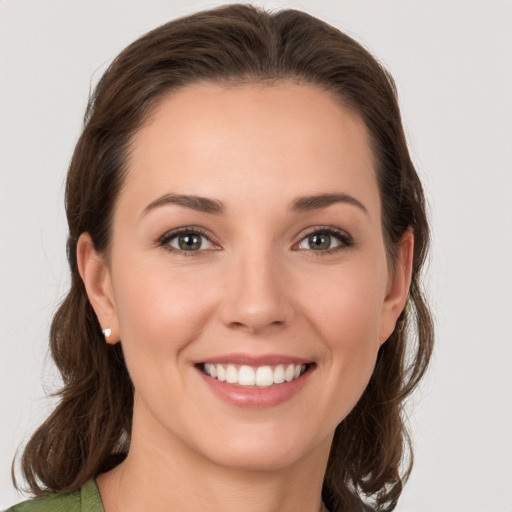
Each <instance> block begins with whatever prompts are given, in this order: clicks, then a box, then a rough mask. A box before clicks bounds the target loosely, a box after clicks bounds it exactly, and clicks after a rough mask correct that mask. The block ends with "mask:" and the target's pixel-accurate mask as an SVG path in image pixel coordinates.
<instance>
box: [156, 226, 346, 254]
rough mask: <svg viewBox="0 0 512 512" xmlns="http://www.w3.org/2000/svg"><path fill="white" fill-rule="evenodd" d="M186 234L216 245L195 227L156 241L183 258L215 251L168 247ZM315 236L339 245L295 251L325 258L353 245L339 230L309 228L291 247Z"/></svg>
mask: <svg viewBox="0 0 512 512" xmlns="http://www.w3.org/2000/svg"><path fill="white" fill-rule="evenodd" d="M183 233H186V234H190V235H199V236H201V237H204V238H206V239H207V240H208V241H209V242H210V243H211V244H213V245H218V244H216V242H214V241H213V240H212V239H211V234H210V233H208V232H207V231H206V230H204V229H202V228H199V227H197V226H184V227H182V228H178V229H173V230H172V231H168V232H167V233H165V234H164V235H162V236H161V237H160V238H159V239H158V245H159V246H160V247H162V248H163V249H165V250H167V251H169V252H175V253H178V254H180V255H183V256H198V255H200V254H202V253H204V252H205V251H206V250H217V249H201V250H198V251H185V250H182V249H176V248H175V247H171V246H170V245H169V242H171V240H173V239H174V238H176V237H177V236H179V235H181V234H183ZM315 234H328V235H331V236H334V237H335V238H336V239H337V240H338V241H339V242H340V244H339V245H337V246H336V247H333V248H332V249H326V250H316V251H315V250H314V249H296V250H305V251H307V252H309V253H313V254H314V255H315V256H326V255H330V254H335V253H337V252H339V251H342V250H343V249H347V248H350V247H352V246H354V245H355V242H354V240H353V238H352V237H351V236H350V235H349V234H348V233H347V232H345V231H342V230H341V229H338V228H335V227H332V226H314V227H311V228H309V230H308V231H307V232H305V233H302V234H301V238H300V240H299V242H297V243H296V244H294V245H293V247H297V246H298V245H300V244H301V243H302V242H303V241H304V240H305V239H306V238H308V237H309V236H311V235H315Z"/></svg>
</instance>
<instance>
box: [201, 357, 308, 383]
mask: <svg viewBox="0 0 512 512" xmlns="http://www.w3.org/2000/svg"><path fill="white" fill-rule="evenodd" d="M315 366H316V365H315V363H305V364H294V363H289V364H277V365H262V366H250V365H245V364H244V365H237V364H229V363H206V362H205V363H199V364H197V365H196V367H197V368H198V369H199V370H200V371H202V372H203V373H204V374H205V375H206V376H208V377H210V378H212V379H216V380H218V381H220V382H226V383H228V384H232V385H234V386H238V387H242V388H256V389H265V388H270V387H277V386H279V385H282V384H286V383H289V382H292V381H295V380H298V379H300V378H301V377H302V376H303V375H304V374H305V373H307V372H309V371H311V370H312V369H313V368H314V367H315Z"/></svg>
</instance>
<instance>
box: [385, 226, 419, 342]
mask: <svg viewBox="0 0 512 512" xmlns="http://www.w3.org/2000/svg"><path fill="white" fill-rule="evenodd" d="M413 254H414V235H413V232H412V230H411V229H407V230H406V231H405V233H404V234H403V235H402V238H401V239H400V241H399V243H398V251H397V259H396V262H395V266H394V270H393V273H392V274H391V275H390V277H389V283H388V289H387V294H386V298H385V299H384V304H383V306H382V315H381V326H380V334H379V344H381V345H382V343H384V342H385V341H386V340H387V339H388V338H389V337H390V336H391V334H392V333H393V331H394V329H395V326H396V322H397V320H398V317H399V316H400V314H401V313H402V311H403V309H404V307H405V303H406V301H407V297H408V296H409V287H410V285H411V276H412V260H413Z"/></svg>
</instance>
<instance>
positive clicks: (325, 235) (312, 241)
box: [298, 231, 344, 251]
mask: <svg viewBox="0 0 512 512" xmlns="http://www.w3.org/2000/svg"><path fill="white" fill-rule="evenodd" d="M341 236H342V235H340V236H338V235H335V234H331V233H329V232H327V231H315V232H314V233H311V234H310V235H308V236H306V237H304V238H303V239H302V240H301V241H300V243H299V245H298V248H299V249H309V250H313V251H328V250H329V249H334V248H335V247H338V246H340V245H343V244H344V241H343V240H342V239H341Z"/></svg>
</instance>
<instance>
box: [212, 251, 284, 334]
mask: <svg viewBox="0 0 512 512" xmlns="http://www.w3.org/2000/svg"><path fill="white" fill-rule="evenodd" d="M276 259H277V258H276V257H275V256H274V255H272V253H271V251H257V252H255V251H252V252H250V253H247V252H246V253H245V254H244V255H239V256H238V258H237V259H236V261H235V262H231V263H232V264H230V266H229V267H230V268H229V272H228V273H227V275H226V288H225V290H226V291H225V295H224V301H223V305H222V311H221V316H222V320H223V322H224V324H225V325H227V326H228V327H230V328H232V329H233V328H234V329H240V330H243V331H246V332H249V333H252V334H258V333H263V332H269V331H274V330H279V329H280V328H283V327H284V326H286V325H288V324H289V323H290V322H291V320H292V318H293V316H294V309H293V305H292V302H291V300H290V298H291V289H290V284H291V283H288V282H287V277H286V272H285V269H283V267H282V265H279V264H278V263H277V262H276ZM233 263H234V264H233Z"/></svg>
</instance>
